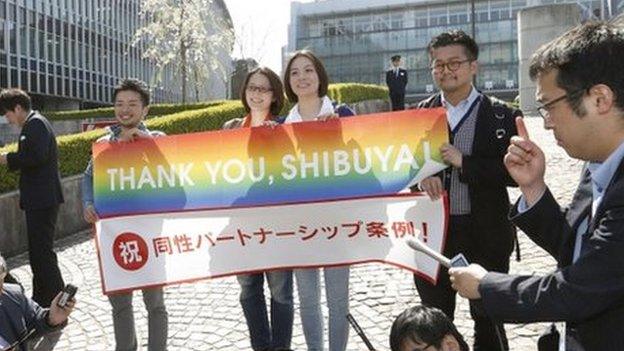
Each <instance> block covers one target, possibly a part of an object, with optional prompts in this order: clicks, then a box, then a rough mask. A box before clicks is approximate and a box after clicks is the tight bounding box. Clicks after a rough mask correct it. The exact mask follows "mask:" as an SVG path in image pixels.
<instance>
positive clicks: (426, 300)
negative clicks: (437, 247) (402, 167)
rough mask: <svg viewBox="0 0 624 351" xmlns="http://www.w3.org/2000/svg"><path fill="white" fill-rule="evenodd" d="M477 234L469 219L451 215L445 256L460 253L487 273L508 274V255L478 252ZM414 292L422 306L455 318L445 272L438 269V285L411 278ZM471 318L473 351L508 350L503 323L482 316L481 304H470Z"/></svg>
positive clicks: (415, 277) (451, 294)
mask: <svg viewBox="0 0 624 351" xmlns="http://www.w3.org/2000/svg"><path fill="white" fill-rule="evenodd" d="M478 234H479V233H477V231H476V230H474V228H473V224H472V221H471V220H470V216H468V215H466V216H450V222H449V226H448V234H447V241H446V245H445V247H444V255H445V256H446V257H449V258H452V257H453V256H455V255H457V254H458V253H463V254H464V256H466V259H467V260H468V261H469V262H470V263H478V264H480V265H482V266H483V267H484V268H485V269H487V270H488V271H491V270H493V271H497V272H504V273H507V272H508V271H509V255H508V254H507V253H500V254H493V253H484V252H481V251H482V250H481V248H480V243H481V241H480V240H483V238H479V235H478ZM414 281H415V283H416V289H417V290H418V294H419V295H420V299H421V301H422V303H423V305H428V306H432V307H436V308H439V309H441V310H442V311H443V312H444V313H445V314H446V315H447V316H448V317H449V318H450V319H451V320H453V319H454V316H455V295H456V292H455V290H453V288H451V282H450V280H449V275H448V270H447V269H446V268H444V267H440V272H439V273H438V283H437V285H433V284H431V283H429V282H428V281H426V280H423V279H421V278H419V277H418V276H416V275H414ZM470 315H471V316H472V319H473V320H474V346H473V349H474V350H475V351H483V350H488V351H489V350H493V351H495V350H500V349H501V342H502V344H503V349H504V350H508V349H509V345H508V343H507V337H506V335H505V329H504V328H503V325H502V323H495V322H494V321H492V320H491V319H490V318H489V317H488V316H487V315H486V313H485V310H484V309H483V307H482V306H481V304H480V301H473V300H471V301H470Z"/></svg>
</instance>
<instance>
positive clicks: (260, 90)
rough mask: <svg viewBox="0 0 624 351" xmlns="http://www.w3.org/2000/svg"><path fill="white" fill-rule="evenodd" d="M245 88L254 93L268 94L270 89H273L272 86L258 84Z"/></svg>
mask: <svg viewBox="0 0 624 351" xmlns="http://www.w3.org/2000/svg"><path fill="white" fill-rule="evenodd" d="M245 90H247V91H249V92H252V93H260V94H266V93H268V92H269V91H273V89H271V88H267V87H258V86H255V85H248V86H247V88H246V89H245Z"/></svg>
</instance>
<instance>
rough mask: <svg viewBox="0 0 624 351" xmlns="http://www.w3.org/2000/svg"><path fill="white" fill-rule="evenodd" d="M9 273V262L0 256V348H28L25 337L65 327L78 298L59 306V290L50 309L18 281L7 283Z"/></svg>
mask: <svg viewBox="0 0 624 351" xmlns="http://www.w3.org/2000/svg"><path fill="white" fill-rule="evenodd" d="M7 273H8V269H7V265H6V262H5V260H4V258H2V256H0V315H1V316H2V318H0V350H4V349H6V348H9V347H11V348H13V347H15V348H16V349H17V350H26V349H27V348H26V339H29V338H31V337H32V338H34V337H36V336H39V335H43V334H47V333H51V332H54V331H55V330H59V329H61V328H63V327H64V326H65V325H66V324H67V317H69V314H70V313H71V312H72V310H73V308H74V304H75V302H76V301H75V300H74V299H73V298H72V299H71V300H70V301H68V303H67V305H66V306H65V307H59V306H58V305H57V302H58V300H59V298H60V296H61V293H59V294H57V296H56V297H55V298H54V300H53V303H52V305H51V306H50V308H49V309H46V308H41V306H39V305H38V304H37V303H36V302H34V301H32V300H30V299H29V298H27V297H26V296H24V292H23V291H22V289H21V287H20V286H19V285H14V284H4V278H5V277H6V275H7ZM31 333H32V334H31Z"/></svg>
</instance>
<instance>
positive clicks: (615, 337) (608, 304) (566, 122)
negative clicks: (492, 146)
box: [451, 22, 624, 350]
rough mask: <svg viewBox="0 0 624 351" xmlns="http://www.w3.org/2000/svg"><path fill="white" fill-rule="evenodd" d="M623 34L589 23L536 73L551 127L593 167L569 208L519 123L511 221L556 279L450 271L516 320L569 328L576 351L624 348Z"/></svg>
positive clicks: (538, 61)
mask: <svg viewBox="0 0 624 351" xmlns="http://www.w3.org/2000/svg"><path fill="white" fill-rule="evenodd" d="M623 57H624V30H623V29H622V28H618V27H617V26H614V25H613V24H607V23H602V22H594V23H586V24H584V25H581V26H579V27H577V28H574V29H572V30H570V31H568V32H567V33H565V34H563V35H562V36H561V37H559V38H556V39H555V40H553V41H552V42H550V43H548V44H545V45H544V46H542V47H541V48H540V49H539V50H538V51H537V52H536V53H535V54H534V55H533V57H532V59H531V65H530V68H529V74H530V76H531V78H532V79H533V80H535V81H536V83H537V91H536V97H537V101H538V103H539V107H538V111H539V113H540V114H541V115H542V117H543V118H544V127H545V128H546V129H550V130H552V131H553V132H554V136H555V138H556V139H557V143H558V144H559V145H560V146H561V147H563V148H564V149H565V151H566V152H567V153H568V155H570V156H571V157H574V158H576V159H580V160H584V161H588V162H589V163H588V165H587V166H586V168H585V169H584V170H583V177H582V180H581V182H580V185H579V186H578V189H577V191H576V193H575V194H574V197H573V199H572V203H571V205H570V207H569V208H568V209H567V210H563V209H561V208H560V207H559V205H558V204H557V202H556V200H555V199H554V197H553V195H552V194H551V193H550V191H549V190H548V188H547V186H546V184H545V182H544V172H545V167H546V166H545V157H544V153H543V152H542V150H541V149H540V148H539V147H538V146H537V144H535V143H533V142H532V141H531V140H530V138H529V135H528V133H527V131H526V129H525V127H524V124H523V123H522V121H521V120H517V124H518V132H519V135H518V136H517V137H514V138H513V139H512V144H511V146H510V147H509V150H508V153H507V155H506V156H505V165H506V166H507V169H508V170H509V173H510V174H511V176H512V177H513V178H514V179H515V180H516V182H517V183H518V185H519V186H520V190H521V191H522V197H521V198H520V199H519V200H518V202H517V203H516V205H515V206H514V208H513V210H512V212H511V214H510V215H511V218H512V220H513V221H514V223H516V224H517V225H518V226H519V227H520V228H521V229H523V230H524V232H525V233H526V234H527V235H528V236H529V237H530V238H531V239H532V240H533V241H535V243H537V244H538V245H539V246H541V247H543V248H544V249H545V250H546V251H548V252H549V253H550V254H551V255H552V256H553V257H554V258H555V259H556V260H557V264H558V268H557V270H555V271H554V272H552V273H550V274H546V275H542V276H538V275H507V274H501V273H495V272H487V271H486V270H485V269H484V268H482V267H481V266H479V265H471V266H470V267H466V268H461V269H452V270H451V279H452V281H453V286H454V288H455V289H457V290H458V291H459V293H460V294H461V295H462V296H464V297H467V298H470V299H481V302H482V305H483V306H484V308H485V310H486V311H487V313H488V315H490V316H492V317H493V318H495V319H497V320H502V321H508V322H520V323H526V322H538V321H565V322H567V323H566V324H567V328H566V338H565V342H566V346H567V349H568V350H582V349H584V350H624V254H623V253H624V85H622V82H624V61H623V60H622V58H623Z"/></svg>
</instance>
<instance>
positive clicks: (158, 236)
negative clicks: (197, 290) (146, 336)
mask: <svg viewBox="0 0 624 351" xmlns="http://www.w3.org/2000/svg"><path fill="white" fill-rule="evenodd" d="M445 203H446V201H445V200H444V199H440V200H437V201H431V200H430V199H429V197H428V196H426V195H425V194H420V193H418V194H398V195H389V196H380V197H369V198H359V199H351V200H335V201H324V202H313V203H303V204H294V205H293V204H290V205H271V206H260V207H250V208H229V209H214V210H203V211H192V212H179V213H168V214H164V215H163V214H149V215H139V216H127V217H114V218H107V219H102V220H100V221H99V222H98V223H97V224H96V244H97V248H98V257H99V260H100V269H101V275H102V288H103V290H104V293H105V294H109V293H114V292H120V291H125V290H135V289H140V288H146V287H151V286H159V285H169V284H178V283H183V282H191V281H196V280H200V279H207V278H215V277H223V276H229V275H235V274H243V273H251V272H257V271H265V270H277V269H290V268H303V267H320V266H338V265H349V264H357V263H365V262H383V263H387V264H390V265H394V266H398V267H401V268H404V269H408V270H411V271H413V272H415V273H417V274H419V275H421V276H422V277H424V278H425V279H428V280H430V281H432V282H435V280H436V279H435V277H437V272H438V269H439V266H438V264H437V262H436V261H434V260H432V259H430V258H429V257H427V256H425V255H423V254H420V253H416V252H414V251H413V250H412V249H410V248H409V247H408V246H407V245H406V244H405V243H404V239H405V238H406V237H418V238H419V239H421V240H423V241H424V242H425V243H426V244H427V245H428V246H430V247H431V248H432V249H434V250H435V251H437V252H442V249H443V244H444V242H445V240H444V235H445V232H446V230H445V229H446V225H447V220H448V218H447V217H448V211H447V209H446V208H445ZM103 233H104V234H103Z"/></svg>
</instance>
